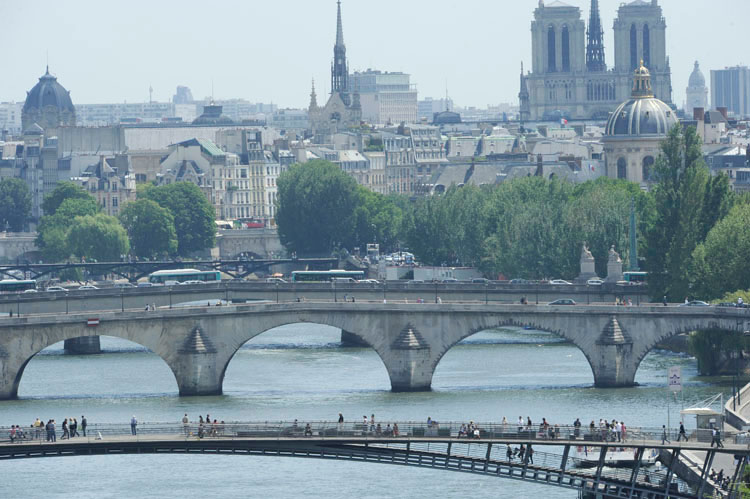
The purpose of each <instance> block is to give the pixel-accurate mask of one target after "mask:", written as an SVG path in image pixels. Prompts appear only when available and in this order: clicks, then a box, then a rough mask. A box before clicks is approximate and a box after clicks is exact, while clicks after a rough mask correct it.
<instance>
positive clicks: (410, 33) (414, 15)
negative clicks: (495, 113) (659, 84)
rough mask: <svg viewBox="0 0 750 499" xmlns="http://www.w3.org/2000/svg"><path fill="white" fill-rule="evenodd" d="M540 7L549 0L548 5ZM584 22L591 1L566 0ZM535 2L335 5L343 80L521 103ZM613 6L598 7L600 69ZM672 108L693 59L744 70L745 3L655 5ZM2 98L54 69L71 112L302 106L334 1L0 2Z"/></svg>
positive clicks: (473, 101) (329, 44) (324, 52)
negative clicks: (197, 102)
mask: <svg viewBox="0 0 750 499" xmlns="http://www.w3.org/2000/svg"><path fill="white" fill-rule="evenodd" d="M547 1H548V2H549V1H550V0H547ZM566 1H567V2H568V3H570V4H572V5H575V6H578V7H581V9H582V17H583V18H584V19H585V20H586V21H588V14H589V12H588V6H589V3H590V1H589V0H566ZM537 3H538V0H343V3H342V12H343V21H344V40H345V42H346V47H347V55H348V58H349V66H350V70H351V71H354V70H364V69H367V68H374V69H381V70H388V71H404V72H408V73H411V75H412V82H413V83H416V85H417V89H418V91H419V98H420V99H421V98H423V97H427V96H432V97H442V96H443V95H445V87H446V82H447V86H448V92H449V94H450V96H451V97H452V98H453V99H454V101H455V103H456V104H457V105H463V106H469V105H473V106H479V107H484V106H486V105H488V104H497V103H500V102H516V101H517V94H518V74H519V70H520V63H521V60H523V61H524V63H525V64H526V65H527V67H528V65H529V64H530V58H531V35H530V32H529V28H530V22H531V19H532V15H533V10H534V8H535V7H536V5H537ZM620 3H621V0H599V4H600V12H601V16H602V22H603V24H604V27H605V45H606V51H607V53H606V56H607V64H608V65H610V66H611V65H612V64H613V62H614V57H613V34H612V23H613V20H614V18H615V16H616V11H617V7H618V6H619V5H620ZM659 3H660V4H661V5H662V8H663V10H664V17H665V18H666V20H667V54H668V55H669V56H670V58H671V64H672V84H673V87H674V94H673V99H674V100H675V102H677V103H678V104H680V105H681V104H682V102H683V100H684V97H685V87H686V86H687V79H688V76H689V75H690V72H691V71H692V69H693V61H695V60H696V59H697V60H699V61H700V63H701V68H702V69H703V71H704V74H705V76H706V79H707V81H709V78H710V77H709V70H710V69H717V68H723V67H725V66H729V65H737V64H746V65H747V64H750V52H748V47H750V35H748V33H747V31H746V30H744V29H743V28H744V27H745V26H746V24H747V20H748V19H750V0H660V1H659ZM0 19H2V28H0V46H2V47H3V48H4V51H3V58H4V63H3V69H2V73H1V74H0V101H9V100H15V101H23V100H24V99H25V97H26V91H27V90H29V89H30V88H31V87H32V86H33V85H34V84H35V83H36V81H37V78H38V77H39V76H41V75H42V74H43V73H44V66H45V63H46V57H47V55H46V54H47V52H49V63H50V71H51V72H52V73H53V74H56V75H57V77H58V79H59V81H60V83H62V85H64V86H65V87H66V88H67V89H68V90H71V96H72V98H73V102H74V103H102V102H122V101H128V102H142V101H147V100H148V96H149V93H148V88H149V85H151V86H152V87H153V89H154V93H153V98H154V100H158V101H167V100H169V99H171V97H172V95H173V94H174V92H175V87H176V86H177V85H187V86H188V87H190V88H191V90H192V92H193V96H194V97H195V98H196V99H199V98H202V97H205V96H210V95H211V82H212V81H213V85H214V96H215V97H216V98H217V99H223V98H232V97H241V98H245V99H248V100H250V101H253V102H273V103H275V104H278V105H280V106H282V107H303V106H307V104H308V102H309V92H310V79H311V78H313V77H314V78H315V81H316V86H317V90H318V98H319V100H322V99H321V94H323V93H324V91H325V90H328V89H330V63H331V57H332V52H333V50H332V48H333V43H334V40H335V33H336V3H335V1H333V0H267V1H261V0H244V1H227V0H212V1H208V2H206V1H200V2H198V1H194V0H181V1H176V0H149V1H144V0H128V1H127V2H125V1H120V0H106V1H101V0H96V1H93V0H70V1H64V2H63V1H60V0H54V1H49V0H35V1H27V0H16V1H12V0H0Z"/></svg>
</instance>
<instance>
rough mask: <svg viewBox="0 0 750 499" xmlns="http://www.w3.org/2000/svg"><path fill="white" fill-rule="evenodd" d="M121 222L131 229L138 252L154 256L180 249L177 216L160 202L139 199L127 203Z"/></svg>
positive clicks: (130, 233)
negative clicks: (175, 218) (175, 223)
mask: <svg viewBox="0 0 750 499" xmlns="http://www.w3.org/2000/svg"><path fill="white" fill-rule="evenodd" d="M120 222H122V225H123V227H125V230H126V231H127V232H128V236H129V237H130V247H131V250H132V252H133V253H134V254H135V255H137V256H139V257H145V258H152V257H155V256H159V255H172V254H174V253H176V252H177V234H176V232H175V227H174V217H173V216H172V214H171V213H170V212H169V210H167V209H166V208H162V207H161V206H159V205H158V204H156V202H154V201H151V200H150V199H139V200H137V201H133V202H130V203H127V204H126V205H125V206H124V208H123V209H122V211H121V212H120Z"/></svg>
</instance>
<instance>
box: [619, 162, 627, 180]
mask: <svg viewBox="0 0 750 499" xmlns="http://www.w3.org/2000/svg"><path fill="white" fill-rule="evenodd" d="M627 165H628V163H627V161H625V158H618V159H617V178H628V166H627Z"/></svg>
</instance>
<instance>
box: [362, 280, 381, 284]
mask: <svg viewBox="0 0 750 499" xmlns="http://www.w3.org/2000/svg"><path fill="white" fill-rule="evenodd" d="M357 282H363V283H365V284H380V281H378V280H377V279H362V280H360V281H357Z"/></svg>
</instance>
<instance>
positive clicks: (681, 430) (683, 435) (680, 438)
mask: <svg viewBox="0 0 750 499" xmlns="http://www.w3.org/2000/svg"><path fill="white" fill-rule="evenodd" d="M683 438H684V439H685V442H687V441H688V437H687V433H686V432H685V425H684V424H682V421H680V433H679V434H678V435H677V441H678V442H679V441H680V440H682V439H683Z"/></svg>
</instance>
